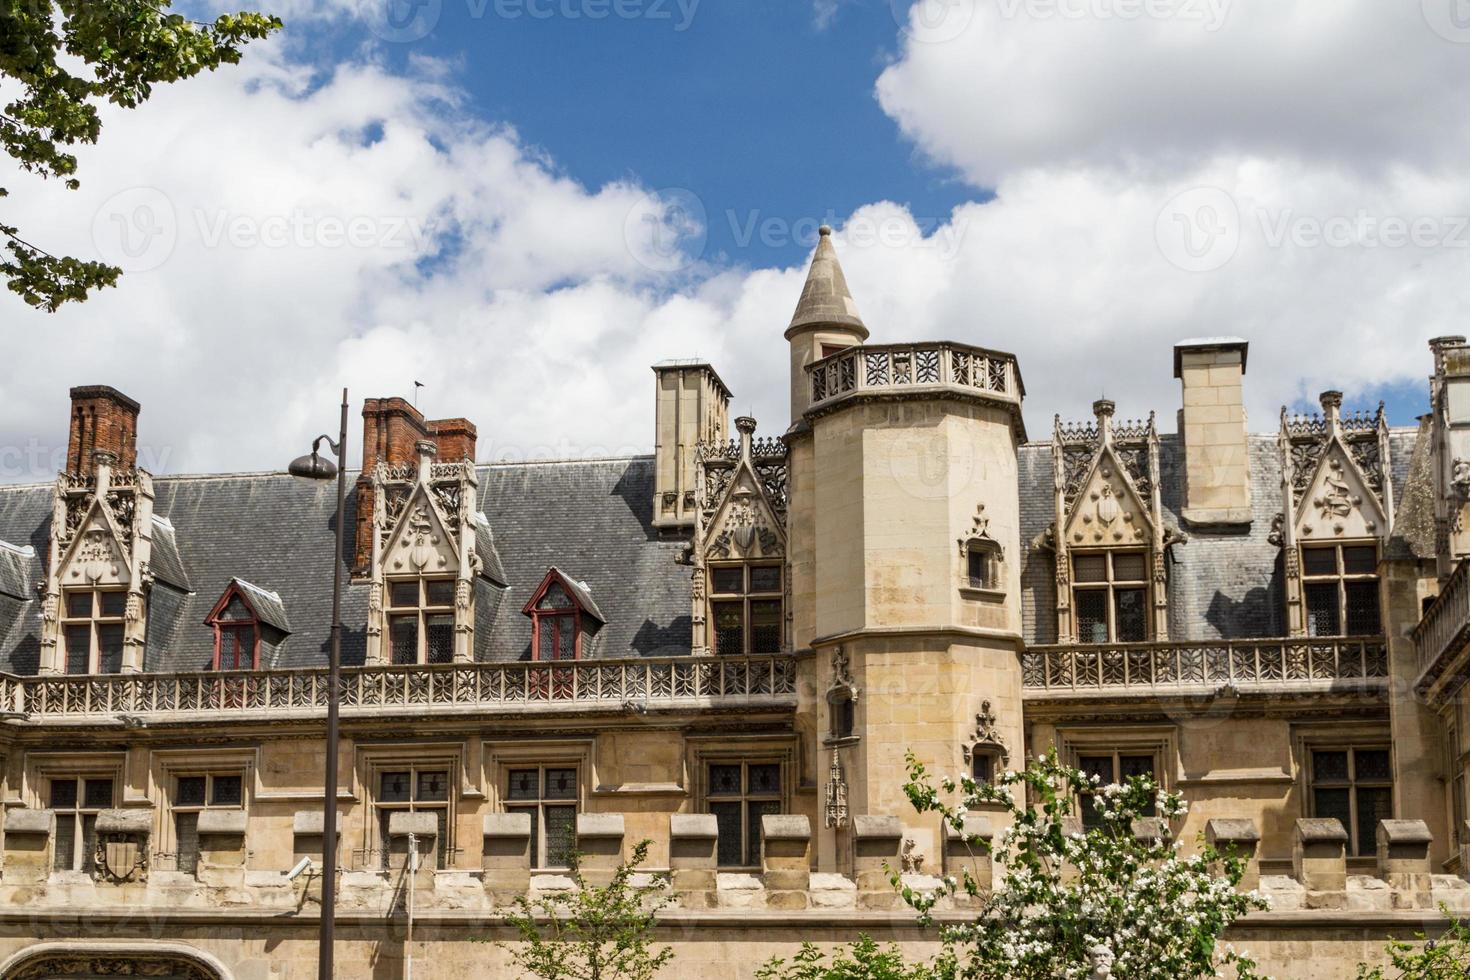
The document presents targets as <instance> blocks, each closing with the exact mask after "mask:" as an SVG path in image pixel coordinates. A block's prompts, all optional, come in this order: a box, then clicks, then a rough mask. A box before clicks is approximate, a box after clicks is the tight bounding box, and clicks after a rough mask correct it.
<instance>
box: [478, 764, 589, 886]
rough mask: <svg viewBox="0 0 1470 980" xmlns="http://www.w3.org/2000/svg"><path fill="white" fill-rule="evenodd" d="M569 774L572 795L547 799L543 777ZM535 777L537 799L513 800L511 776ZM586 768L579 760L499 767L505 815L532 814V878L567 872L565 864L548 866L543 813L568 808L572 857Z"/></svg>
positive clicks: (545, 822) (575, 848) (575, 847)
mask: <svg viewBox="0 0 1470 980" xmlns="http://www.w3.org/2000/svg"><path fill="white" fill-rule="evenodd" d="M567 769H569V770H571V771H572V783H573V789H572V795H571V796H559V797H552V796H547V795H546V774H547V772H549V771H559V770H567ZM532 771H534V772H535V773H536V797H535V799H531V798H530V797H524V796H522V797H513V796H512V795H511V789H510V785H511V776H512V774H514V773H518V772H532ZM586 771H587V770H586V768H585V766H584V764H583V762H582V761H581V760H580V759H572V758H568V759H526V760H523V761H511V760H507V761H504V762H502V764H501V774H500V775H501V778H500V783H499V785H500V794H501V798H500V802H501V807H502V809H504V811H505V812H506V813H525V812H526V811H528V810H534V811H535V814H534V815H533V816H532V818H531V825H532V828H533V835H532V838H533V839H532V840H531V871H532V873H533V874H536V873H544V872H557V871H567V870H569V869H570V867H571V864H570V862H569V863H567V864H549V863H546V862H547V861H549V860H550V857H551V854H550V850H549V848H548V847H547V843H546V825H547V821H546V810H547V808H548V807H552V808H558V809H561V808H566V807H570V808H571V810H572V841H571V854H572V855H575V854H576V850H577V817H578V816H580V815H581V814H582V813H584V812H585V810H584V808H583V800H582V796H583V786H584V779H583V776H584V774H585V773H586Z"/></svg>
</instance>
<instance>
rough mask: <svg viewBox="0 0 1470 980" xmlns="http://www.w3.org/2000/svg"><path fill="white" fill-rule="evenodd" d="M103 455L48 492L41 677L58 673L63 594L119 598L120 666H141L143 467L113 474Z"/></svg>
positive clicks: (149, 509) (147, 550)
mask: <svg viewBox="0 0 1470 980" xmlns="http://www.w3.org/2000/svg"><path fill="white" fill-rule="evenodd" d="M115 465H116V458H115V457H114V456H113V455H112V453H110V452H107V451H105V450H97V451H96V452H95V453H94V454H93V467H92V471H91V472H90V473H88V474H75V473H61V474H59V475H58V476H57V479H56V489H55V491H54V495H53V503H52V519H51V542H50V549H49V556H48V560H47V569H46V571H47V576H46V584H45V587H44V588H45V592H44V597H43V602H42V605H41V618H42V622H41V662H40V669H41V671H42V673H60V672H63V671H64V670H65V669H66V659H65V658H66V653H65V651H64V650H63V649H62V644H61V621H60V610H61V608H62V602H63V593H64V592H65V591H66V590H68V589H107V590H111V591H122V592H126V593H127V598H126V601H125V609H126V612H125V613H124V621H125V625H126V628H125V631H124V635H123V657H122V669H123V670H124V671H128V672H131V671H138V670H142V669H143V645H144V641H145V638H146V635H147V610H148V591H149V589H150V588H151V587H152V585H153V576H152V574H151V573H150V571H149V568H148V564H149V560H150V559H151V557H152V538H151V534H150V530H151V528H152V524H153V479H152V477H151V476H150V475H149V474H148V473H147V472H146V471H144V470H141V469H139V470H116V469H114V467H115Z"/></svg>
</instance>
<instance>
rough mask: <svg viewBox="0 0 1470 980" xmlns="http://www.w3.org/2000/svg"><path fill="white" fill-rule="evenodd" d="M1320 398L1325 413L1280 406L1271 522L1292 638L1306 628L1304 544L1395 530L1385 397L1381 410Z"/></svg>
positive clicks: (1332, 395) (1334, 396)
mask: <svg viewBox="0 0 1470 980" xmlns="http://www.w3.org/2000/svg"><path fill="white" fill-rule="evenodd" d="M1321 403H1322V414H1320V415H1315V414H1314V415H1300V414H1292V413H1289V412H1288V411H1287V410H1286V409H1285V408H1283V409H1282V410H1281V433H1280V435H1279V436H1278V437H1277V447H1278V451H1279V453H1280V458H1281V506H1282V509H1281V512H1280V513H1278V514H1277V515H1276V517H1275V520H1274V521H1273V522H1272V526H1271V536H1270V540H1271V543H1272V544H1275V545H1277V546H1279V547H1280V548H1281V549H1282V559H1283V560H1282V566H1283V568H1284V569H1285V572H1286V575H1285V578H1286V605H1287V629H1288V632H1289V633H1291V635H1293V636H1302V635H1305V634H1306V633H1307V632H1308V618H1307V615H1306V612H1305V607H1304V595H1305V585H1304V583H1303V579H1302V575H1303V570H1302V554H1301V548H1302V546H1304V545H1310V544H1312V543H1314V542H1326V543H1331V542H1359V543H1367V542H1373V543H1375V544H1377V543H1381V542H1384V541H1387V540H1388V537H1389V535H1390V534H1391V533H1392V531H1393V513H1394V487H1393V477H1392V475H1391V471H1390V469H1389V465H1390V459H1389V442H1388V419H1387V417H1386V415H1385V413H1384V406H1383V403H1382V402H1380V403H1379V405H1378V410H1377V411H1376V412H1373V413H1368V412H1362V411H1358V412H1353V413H1350V414H1347V415H1344V414H1343V413H1342V392H1340V391H1327V392H1323V393H1322V397H1321Z"/></svg>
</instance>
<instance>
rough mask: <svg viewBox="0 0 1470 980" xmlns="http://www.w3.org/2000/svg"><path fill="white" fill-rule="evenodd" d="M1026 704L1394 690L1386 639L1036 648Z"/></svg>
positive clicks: (1027, 670)
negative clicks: (1113, 698)
mask: <svg viewBox="0 0 1470 980" xmlns="http://www.w3.org/2000/svg"><path fill="white" fill-rule="evenodd" d="M1021 673H1022V686H1023V689H1024V693H1025V695H1026V696H1027V698H1028V699H1031V698H1038V699H1047V698H1054V697H1055V698H1069V697H1070V698H1089V697H1098V696H1099V695H1107V696H1113V695H1124V696H1144V697H1147V696H1156V695H1159V694H1161V693H1181V694H1210V693H1215V692H1219V691H1221V689H1222V688H1230V689H1233V690H1234V691H1235V692H1236V693H1239V694H1274V693H1286V692H1291V693H1313V692H1322V693H1326V692H1332V691H1339V690H1342V689H1344V687H1351V688H1353V689H1356V690H1364V691H1381V690H1386V689H1387V686H1388V648H1387V645H1386V644H1385V642H1384V640H1383V638H1382V637H1311V638H1292V639H1265V640H1218V641H1213V642H1199V643H1192V642H1186V643H1116V644H1107V645H1096V646H1094V645H1089V644H1069V645H1065V646H1036V647H1031V648H1029V649H1027V650H1026V652H1025V653H1023V654H1022V655H1021Z"/></svg>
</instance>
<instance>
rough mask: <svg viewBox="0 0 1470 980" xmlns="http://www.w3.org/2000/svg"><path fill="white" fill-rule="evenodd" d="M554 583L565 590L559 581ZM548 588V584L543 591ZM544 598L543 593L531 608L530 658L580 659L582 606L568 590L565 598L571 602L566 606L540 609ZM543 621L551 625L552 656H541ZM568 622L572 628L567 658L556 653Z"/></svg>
mask: <svg viewBox="0 0 1470 980" xmlns="http://www.w3.org/2000/svg"><path fill="white" fill-rule="evenodd" d="M556 584H557V585H559V586H560V588H561V589H562V590H564V591H565V590H566V586H565V585H562V584H561V583H559V582H558V583H556ZM550 588H551V587H550V585H548V586H547V589H546V590H544V591H549V590H550ZM545 598H546V596H545V595H544V593H543V595H541V596H540V597H539V598H537V600H536V607H535V608H533V609H532V610H531V659H532V660H535V661H541V660H545V661H546V662H548V663H566V662H567V661H568V659H571V660H581V659H582V607H581V606H579V605H577V600H576V597H575V596H573V595H572V594H571V593H570V592H568V593H567V598H568V599H570V600H571V603H572V604H571V605H570V606H567V607H566V608H558V609H542V608H540V605H541V603H542V602H543V601H545ZM543 622H549V623H550V624H551V626H552V634H553V635H552V640H551V650H552V656H550V657H546V656H543V651H542V649H541V625H542V623H543ZM569 623H570V628H571V630H572V655H571V657H570V658H567V657H562V656H559V655H558V654H560V653H561V649H562V634H563V633H564V632H565V631H566V629H567V628H568V624H569Z"/></svg>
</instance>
